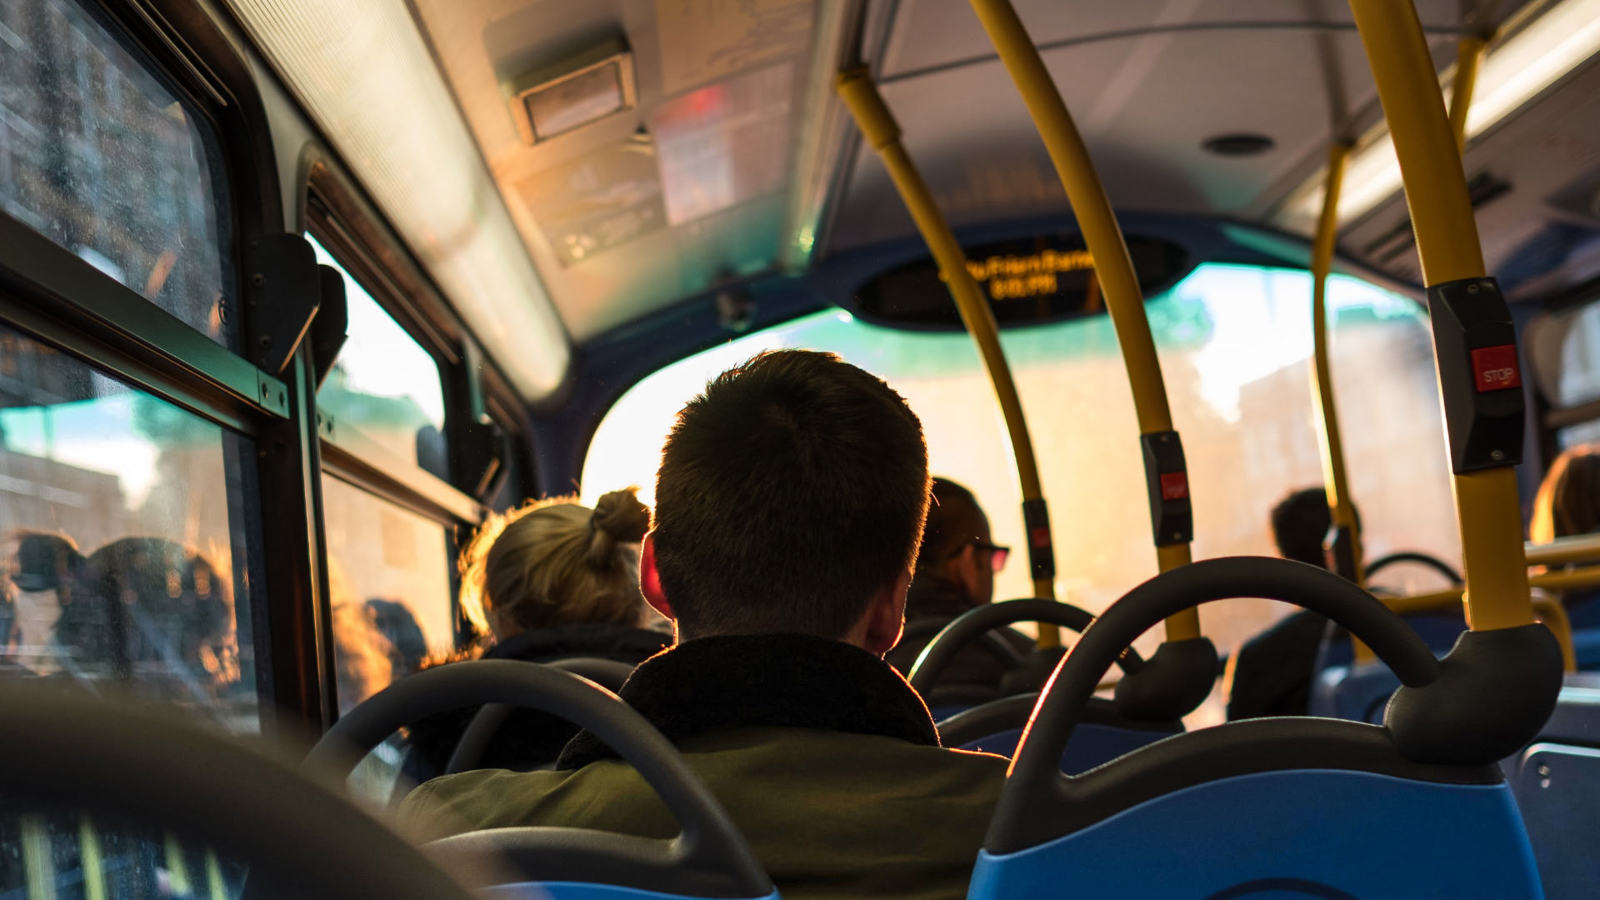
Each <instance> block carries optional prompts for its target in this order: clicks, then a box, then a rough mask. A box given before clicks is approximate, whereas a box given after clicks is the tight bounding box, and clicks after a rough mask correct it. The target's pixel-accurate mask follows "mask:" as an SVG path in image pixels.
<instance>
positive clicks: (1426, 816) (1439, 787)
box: [968, 739, 1543, 900]
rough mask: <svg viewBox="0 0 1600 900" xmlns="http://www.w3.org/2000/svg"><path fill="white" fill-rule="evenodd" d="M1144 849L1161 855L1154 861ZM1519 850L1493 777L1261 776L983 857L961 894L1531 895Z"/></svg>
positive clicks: (1507, 798)
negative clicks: (1064, 890) (1452, 780)
mask: <svg viewBox="0 0 1600 900" xmlns="http://www.w3.org/2000/svg"><path fill="white" fill-rule="evenodd" d="M1180 740H1181V739H1180ZM1313 798H1315V802H1314V814H1313V804H1312V803H1311V802H1310V801H1311V800H1312V799H1313ZM1447 823H1448V824H1447ZM1152 847H1161V848H1170V850H1169V851H1168V852H1165V853H1163V854H1162V855H1161V857H1160V858H1159V859H1158V860H1157V859H1152V857H1151V854H1150V848H1152ZM1508 848H1509V849H1508ZM1531 853H1532V851H1531V850H1530V849H1529V847H1528V838H1527V834H1526V832H1525V831H1524V830H1523V826H1522V822H1521V820H1520V819H1519V818H1518V816H1517V810H1516V807H1515V805H1514V804H1513V802H1512V798H1511V792H1510V790H1509V789H1508V788H1507V786H1506V785H1505V784H1504V783H1500V784H1446V783H1437V782H1429V781H1421V780H1413V779H1407V778H1402V777H1395V776H1393V775H1386V774H1375V773H1372V772H1365V771H1349V770H1346V771H1340V770H1316V769H1310V770H1295V771H1269V772H1261V773H1256V774H1248V775H1240V776H1236V777H1232V778H1222V779H1219V780H1216V781H1210V782H1205V783H1201V784H1196V785H1194V786H1192V787H1187V788H1183V789H1181V790H1178V791H1174V792H1172V793H1169V794H1164V795H1162V796H1160V797H1157V798H1154V799H1152V800H1149V801H1147V802H1145V803H1142V804H1139V805H1137V806H1134V807H1132V808H1129V809H1127V810H1124V811H1122V812H1120V813H1118V814H1116V815H1114V816H1111V817H1110V818H1107V819H1106V820H1104V821H1101V822H1099V823H1097V824H1095V825H1092V826H1090V827H1088V828H1086V829H1083V830H1080V831H1077V832H1075V833H1073V834H1069V835H1066V836H1064V837H1061V838H1057V839H1056V840H1055V841H1052V842H1050V843H1047V844H1042V845H1039V846H1037V847H1034V848H1031V849H1028V850H1024V851H1021V852H1018V853H1013V854H1002V855H995V854H991V853H989V852H988V851H983V852H982V853H981V854H980V855H979V859H978V864H977V867H976V869H975V870H974V872H973V881H972V888H971V891H970V893H969V894H968V897H969V898H991V897H992V898H1000V897H1009V898H1020V897H1044V896H1052V895H1053V894H1052V893H1051V892H1059V891H1060V889H1061V886H1062V885H1065V884H1070V885H1072V886H1073V890H1074V892H1075V893H1077V892H1081V893H1082V894H1083V895H1084V896H1096V895H1099V894H1101V893H1107V894H1109V893H1112V892H1114V893H1115V894H1116V895H1117V896H1124V897H1178V896H1183V897H1244V896H1261V895H1265V896H1274V897H1276V896H1284V897H1290V896H1293V897H1298V896H1307V897H1324V898H1357V897H1360V898H1367V897H1496V898H1507V900H1511V898H1530V900H1531V898H1538V897H1541V896H1543V895H1542V894H1541V893H1540V888H1539V879H1538V877H1537V875H1536V873H1535V870H1534V864H1533V859H1532V855H1531ZM1153 862H1154V863H1158V864H1154V865H1152V863H1153Z"/></svg>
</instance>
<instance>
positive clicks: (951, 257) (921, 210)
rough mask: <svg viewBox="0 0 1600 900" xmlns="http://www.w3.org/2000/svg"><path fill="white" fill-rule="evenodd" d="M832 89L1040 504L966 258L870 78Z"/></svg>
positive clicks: (1050, 582)
mask: <svg viewBox="0 0 1600 900" xmlns="http://www.w3.org/2000/svg"><path fill="white" fill-rule="evenodd" d="M838 90H839V96H840V97H841V98H843V99H844V102H845V105H846V106H848V107H849V108H850V113H851V114H852V115H853V116H854V117H855V120H856V125H857V126H858V127H860V129H861V134H862V136H863V137H865V138H866V140H867V143H869V144H871V145H872V149H873V150H876V151H877V152H878V155H879V156H881V157H882V158H883V165H884V168H886V169H888V170H889V177H890V178H892V179H893V180H894V185H895V188H896V189H897V190H898V191H899V192H900V198H901V200H903V201H904V202H905V205H906V209H907V210H909V211H910V213H911V218H912V219H913V220H914V221H915V222H916V224H917V230H918V231H920V232H921V233H922V239H923V241H925V242H926V243H927V245H928V250H929V251H930V252H931V253H932V254H933V258H934V262H935V263H936V264H937V265H938V266H939V277H940V278H941V279H943V281H944V283H945V286H946V287H947V288H949V289H950V295H951V296H952V297H954V298H955V301H956V308H957V309H958V310H960V312H961V321H962V322H963V323H965V324H966V327H967V333H968V334H970V335H972V340H973V342H974V343H975V344H977V345H978V354H979V355H980V356H981V357H983V364H984V367H985V368H986V369H988V371H989V380H990V382H991V383H993V385H994V393H995V399H997V400H998V401H999V403H1000V413H1001V415H1002V416H1003V417H1004V419H1005V423H1006V431H1007V432H1008V433H1009V434H1010V436H1011V450H1012V452H1013V453H1014V454H1015V455H1016V461H1017V479H1018V481H1020V482H1021V485H1022V499H1023V502H1024V504H1027V503H1037V502H1039V501H1042V500H1043V498H1044V491H1043V489H1042V487H1041V485H1040V483H1039V466H1038V463H1037V462H1036V461H1035V459H1034V455H1033V440H1032V438H1030V437H1029V435H1028V423H1027V420H1026V419H1025V418H1024V417H1023V413H1022V400H1021V398H1020V397H1018V395H1017V385H1016V382H1015V381H1014V380H1013V379H1012V377H1011V368H1010V366H1008V365H1007V364H1006V356H1005V351H1004V349H1002V348H1001V346H1000V328H999V326H998V325H997V324H996V323H995V318H994V310H993V309H992V308H990V306H989V301H988V299H987V298H985V297H984V295H983V290H982V289H981V288H979V287H978V283H977V282H976V281H975V280H973V277H972V273H971V272H970V271H968V269H967V261H966V256H965V254H963V253H962V250H961V245H960V243H958V242H957V241H956V237H955V234H954V233H953V232H951V230H950V223H949V222H947V221H946V220H945V218H944V215H943V214H942V213H941V212H940V211H939V207H938V204H936V203H935V202H934V199H933V193H932V192H931V191H929V190H928V185H927V183H926V182H924V181H923V180H922V176H921V175H920V174H918V173H917V169H916V166H914V165H913V164H912V162H911V157H910V156H909V155H907V154H906V150H905V147H903V146H901V144H900V126H899V125H898V124H897V123H896V122H895V120H894V116H893V115H892V114H891V113H890V112H889V107H888V106H886V105H885V104H884V102H883V97H881V96H880V95H879V94H878V89H877V87H876V86H875V85H874V84H873V83H872V77H871V75H870V74H869V73H868V72H867V70H866V69H865V68H857V69H852V70H850V71H847V72H841V73H840V74H839V79H838ZM1032 527H1037V526H1036V525H1033V524H1032V523H1030V530H1031V528H1032ZM1046 527H1048V526H1047V525H1046ZM1028 537H1029V540H1030V543H1032V538H1033V536H1032V535H1031V534H1030V535H1029V536H1028ZM1033 589H1034V593H1035V595H1037V596H1039V597H1047V598H1051V599H1053V598H1054V597H1055V582H1054V579H1053V578H1048V577H1045V578H1035V579H1034V582H1033ZM1039 639H1040V646H1060V634H1059V632H1058V631H1057V630H1056V629H1055V628H1048V627H1044V626H1040V629H1039Z"/></svg>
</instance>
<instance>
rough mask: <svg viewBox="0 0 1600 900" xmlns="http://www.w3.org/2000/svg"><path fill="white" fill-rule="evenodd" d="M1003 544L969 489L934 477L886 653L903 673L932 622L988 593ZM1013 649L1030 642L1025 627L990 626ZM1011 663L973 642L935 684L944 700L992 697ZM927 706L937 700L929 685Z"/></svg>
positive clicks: (933, 628)
mask: <svg viewBox="0 0 1600 900" xmlns="http://www.w3.org/2000/svg"><path fill="white" fill-rule="evenodd" d="M1008 552H1009V549H1008V548H1006V547H1001V546H999V545H997V544H995V543H994V539H993V535H992V534H991V533H990V531H989V517H988V516H985V515H984V514H983V508H982V507H981V506H979V505H978V500H977V498H976V497H974V496H973V495H972V492H971V491H969V490H967V489H966V488H964V487H962V486H961V485H959V484H956V483H955V482H954V481H950V480H948V479H944V478H935V479H934V480H933V489H932V491H931V492H930V499H929V503H928V522H927V524H926V525H925V526H923V529H922V549H921V550H920V551H919V552H918V554H917V569H916V573H915V574H914V575H913V577H912V579H911V590H910V591H909V592H908V593H907V595H906V634H905V637H904V638H903V639H902V640H901V641H900V643H899V644H898V645H897V646H896V647H895V648H894V649H893V650H891V651H889V655H888V656H887V657H885V658H886V659H887V660H888V662H889V664H890V665H892V666H894V667H895V668H896V669H899V670H900V671H901V672H902V673H904V674H909V673H910V671H911V666H912V665H913V664H914V663H915V662H916V661H917V656H918V655H919V654H921V653H922V649H923V648H924V647H926V646H927V645H928V642H929V641H931V640H932V639H933V636H934V635H935V634H937V633H938V631H939V629H941V628H943V627H944V626H945V625H948V624H949V623H950V621H951V620H952V619H954V618H956V617H957V616H959V615H961V614H962V613H964V612H966V611H967V610H970V609H975V608H977V607H979V606H983V605H984V604H986V603H989V602H991V601H993V600H994V576H995V574H996V573H997V572H999V571H1000V568H1001V567H1002V566H1003V565H1005V561H1006V556H1007V554H1008ZM997 634H999V635H1000V639H1001V640H1004V641H1006V642H1007V643H1009V644H1011V645H1012V647H1014V648H1015V649H1016V651H1017V654H1018V655H1020V656H1026V655H1027V654H1028V653H1030V652H1031V651H1032V650H1033V647H1034V644H1033V641H1032V640H1031V639H1029V638H1028V637H1027V636H1026V635H1023V634H1019V633H1018V632H1016V631H1013V630H1011V629H1009V628H1008V629H1002V630H999V631H998V632H997ZM1015 668H1016V664H1015V663H1014V662H1010V663H1008V662H1007V660H1006V659H1004V658H1003V657H1000V656H998V655H997V654H996V653H995V652H994V651H993V650H992V649H990V648H988V647H986V646H983V645H980V644H973V645H970V646H968V647H967V648H966V649H964V650H963V651H962V652H961V653H959V654H958V655H957V656H956V657H955V659H953V660H951V662H950V665H949V666H948V667H947V668H946V669H945V670H944V672H943V673H942V674H941V677H940V679H939V685H938V687H939V688H940V689H941V690H940V691H939V693H940V695H941V696H944V697H947V698H949V699H948V700H946V701H944V702H952V703H955V704H957V705H967V704H969V703H971V702H982V701H984V700H991V699H994V698H996V697H998V696H1000V694H1001V682H1002V681H1003V680H1005V678H1006V676H1007V675H1008V674H1011V673H1012V671H1013V670H1014V669H1015ZM927 699H928V703H929V705H930V706H932V707H935V708H938V707H939V706H940V705H941V700H937V699H934V696H933V695H932V694H931V693H930V696H929V697H928V698H927Z"/></svg>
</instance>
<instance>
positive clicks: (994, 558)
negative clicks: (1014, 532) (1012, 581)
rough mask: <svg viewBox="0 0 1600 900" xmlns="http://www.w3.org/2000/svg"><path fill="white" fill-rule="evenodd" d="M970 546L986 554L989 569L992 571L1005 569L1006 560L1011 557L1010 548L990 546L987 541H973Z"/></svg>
mask: <svg viewBox="0 0 1600 900" xmlns="http://www.w3.org/2000/svg"><path fill="white" fill-rule="evenodd" d="M972 545H973V546H974V547H977V548H978V550H979V551H987V552H988V554H989V567H990V568H991V569H993V570H994V571H996V572H999V571H1000V570H1001V569H1004V568H1005V567H1006V558H1007V557H1009V556H1010V555H1011V548H1010V547H1002V546H1000V545H999V544H991V543H989V542H988V541H974V542H973V544H972Z"/></svg>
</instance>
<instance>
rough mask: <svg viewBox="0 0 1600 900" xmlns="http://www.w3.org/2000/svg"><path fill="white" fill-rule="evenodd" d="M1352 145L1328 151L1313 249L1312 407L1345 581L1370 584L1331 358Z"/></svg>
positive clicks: (1339, 568)
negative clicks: (1334, 275)
mask: <svg viewBox="0 0 1600 900" xmlns="http://www.w3.org/2000/svg"><path fill="white" fill-rule="evenodd" d="M1349 157H1350V147H1349V145H1348V144H1335V145H1334V146H1333V148H1332V149H1330V150H1329V151H1328V184H1327V187H1326V189H1325V192H1324V193H1323V199H1322V217H1321V219H1319V220H1318V222H1317V235H1316V239H1315V241H1313V243H1312V245H1311V403H1312V405H1313V407H1314V409H1315V411H1316V422H1317V437H1318V439H1319V448H1320V449H1321V451H1322V482H1323V485H1324V487H1325V489H1326V491H1327V494H1328V509H1329V513H1330V515H1331V516H1332V519H1333V527H1334V530H1335V534H1337V535H1338V536H1339V539H1338V540H1337V541H1336V542H1335V546H1334V547H1333V548H1332V549H1333V551H1334V557H1335V560H1334V561H1335V569H1336V570H1337V571H1338V572H1339V574H1340V575H1343V576H1344V577H1346V578H1348V579H1350V580H1351V581H1354V582H1355V583H1356V584H1365V583H1366V578H1365V576H1364V574H1363V571H1362V570H1363V565H1362V554H1361V527H1360V524H1359V523H1358V522H1357V521H1356V507H1355V503H1354V502H1353V501H1352V500H1351V498H1350V482H1349V477H1348V475H1347V473H1346V470H1345V464H1344V436H1343V432H1342V431H1341V430H1340V428H1339V410H1338V407H1337V406H1336V405H1335V404H1334V399H1333V366H1332V364H1331V362H1330V361H1329V354H1328V273H1329V271H1330V270H1331V269H1332V268H1333V252H1334V247H1335V245H1336V244H1337V243H1338V239H1339V189H1340V188H1341V187H1342V186H1343V185H1344V168H1345V162H1346V160H1348V159H1349Z"/></svg>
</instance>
